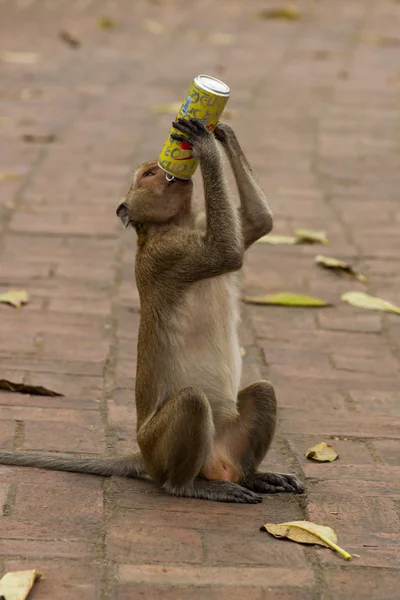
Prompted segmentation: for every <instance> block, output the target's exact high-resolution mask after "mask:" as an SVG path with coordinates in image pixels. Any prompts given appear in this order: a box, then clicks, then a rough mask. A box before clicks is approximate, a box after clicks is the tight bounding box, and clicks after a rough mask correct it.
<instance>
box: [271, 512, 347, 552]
mask: <svg viewBox="0 0 400 600" xmlns="http://www.w3.org/2000/svg"><path fill="white" fill-rule="evenodd" d="M261 530H262V531H268V533H270V534H271V535H273V536H275V537H277V538H288V539H289V540H292V541H293V542H298V543H299V544H318V545H319V546H326V547H327V548H332V550H336V552H339V554H341V555H342V556H343V558H345V559H346V560H349V559H350V558H351V555H350V554H349V553H348V552H346V550H343V549H342V548H340V547H339V546H338V545H337V537H336V533H335V532H334V530H333V529H332V528H331V527H325V526H324V525H316V524H315V523H311V522H310V521H290V522H288V523H277V524H275V523H266V524H265V525H264V526H263V527H261Z"/></svg>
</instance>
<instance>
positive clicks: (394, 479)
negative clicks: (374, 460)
mask: <svg viewBox="0 0 400 600" xmlns="http://www.w3.org/2000/svg"><path fill="white" fill-rule="evenodd" d="M327 467H329V468H328V470H327ZM303 471H304V473H305V475H306V476H307V477H310V478H312V479H314V480H315V481H314V482H313V491H314V492H324V493H325V492H326V493H329V492H335V493H340V492H341V491H342V490H343V486H344V485H345V486H347V487H346V489H347V490H348V491H351V492H352V493H357V494H360V495H361V494H366V495H367V496H368V495H376V494H379V495H380V496H382V497H384V496H394V497H396V496H397V495H398V494H399V490H400V467H397V466H396V467H387V466H383V467H381V466H379V467H378V466H375V467H371V466H368V465H343V466H342V465H341V464H340V463H339V461H335V462H334V463H321V464H312V463H311V462H310V464H306V465H304V466H303Z"/></svg>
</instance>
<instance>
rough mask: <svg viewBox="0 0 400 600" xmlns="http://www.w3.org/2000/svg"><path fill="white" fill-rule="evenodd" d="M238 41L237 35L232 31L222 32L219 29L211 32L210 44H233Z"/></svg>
mask: <svg viewBox="0 0 400 600" xmlns="http://www.w3.org/2000/svg"><path fill="white" fill-rule="evenodd" d="M235 41H236V37H235V36H234V35H232V34H231V33H222V32H221V33H220V32H218V31H214V32H212V33H210V34H209V36H208V42H209V43H210V44H214V45H215V46H231V45H232V44H234V43H235Z"/></svg>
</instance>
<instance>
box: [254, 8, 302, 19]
mask: <svg viewBox="0 0 400 600" xmlns="http://www.w3.org/2000/svg"><path fill="white" fill-rule="evenodd" d="M257 16H258V18H259V19H280V20H282V21H298V20H299V19H301V12H300V11H299V9H298V8H297V7H296V6H294V5H293V4H288V5H287V6H281V7H278V8H267V9H265V10H261V11H260V12H259V13H257Z"/></svg>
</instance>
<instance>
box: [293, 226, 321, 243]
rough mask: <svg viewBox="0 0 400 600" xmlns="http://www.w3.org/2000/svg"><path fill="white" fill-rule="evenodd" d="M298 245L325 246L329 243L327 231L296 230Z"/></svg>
mask: <svg viewBox="0 0 400 600" xmlns="http://www.w3.org/2000/svg"><path fill="white" fill-rule="evenodd" d="M293 233H294V235H295V237H296V244H324V245H326V244H327V243H328V240H327V238H326V233H325V231H314V230H313V229H295V230H294V232H293Z"/></svg>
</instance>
